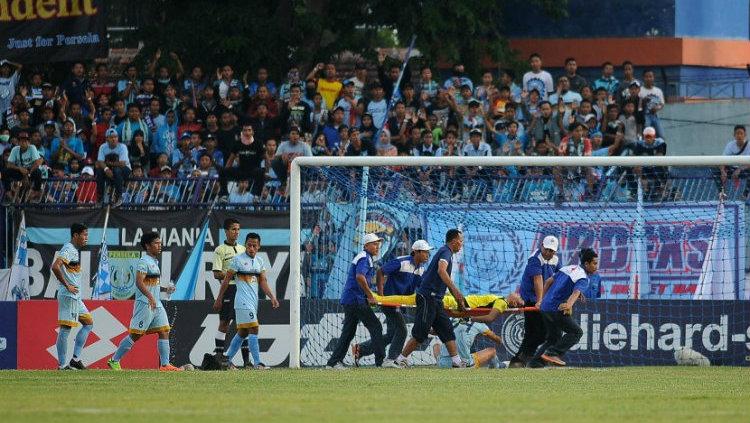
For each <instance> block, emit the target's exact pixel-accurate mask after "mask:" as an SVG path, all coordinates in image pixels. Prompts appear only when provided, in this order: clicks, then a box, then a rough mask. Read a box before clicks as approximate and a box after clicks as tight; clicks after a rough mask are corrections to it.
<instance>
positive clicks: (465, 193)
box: [289, 156, 750, 368]
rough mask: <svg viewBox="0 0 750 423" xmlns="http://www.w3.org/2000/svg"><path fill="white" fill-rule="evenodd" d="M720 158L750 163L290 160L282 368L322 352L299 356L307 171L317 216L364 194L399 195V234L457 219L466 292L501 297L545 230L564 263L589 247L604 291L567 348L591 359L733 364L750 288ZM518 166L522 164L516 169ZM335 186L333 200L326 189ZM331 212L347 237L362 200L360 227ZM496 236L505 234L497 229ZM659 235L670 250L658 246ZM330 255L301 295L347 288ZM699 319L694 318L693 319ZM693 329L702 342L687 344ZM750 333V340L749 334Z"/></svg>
mask: <svg viewBox="0 0 750 423" xmlns="http://www.w3.org/2000/svg"><path fill="white" fill-rule="evenodd" d="M720 166H729V167H742V168H750V157H748V156H666V157H632V156H615V157H525V156H515V157H410V156H409V157H403V156H402V157H298V158H296V159H294V161H293V162H292V164H291V181H290V190H291V191H290V250H289V254H290V281H289V282H290V283H291V284H292V296H291V302H290V308H291V310H290V333H289V336H290V341H291V351H290V357H289V366H290V367H292V368H299V367H302V366H317V365H320V363H321V361H322V360H323V359H324V358H325V357H319V358H316V359H315V360H312V361H309V362H307V361H303V359H302V348H303V346H302V338H303V336H304V335H303V333H302V326H303V323H305V322H303V309H302V299H303V295H304V294H305V293H304V292H303V286H304V285H305V281H303V277H302V276H303V275H302V265H303V263H302V249H303V243H304V242H307V241H308V240H307V239H303V233H305V234H307V236H311V235H310V234H311V233H312V232H311V230H312V228H311V227H303V211H304V209H303V207H304V205H303V203H302V194H303V193H302V189H303V178H305V177H307V178H310V180H311V181H313V182H315V184H312V185H314V186H315V187H318V188H320V186H325V189H321V190H320V191H321V192H322V193H323V194H324V195H325V196H324V197H323V201H324V202H325V204H323V205H322V206H321V210H317V209H315V210H312V211H310V213H312V214H313V215H314V216H316V218H319V216H321V215H322V214H327V215H331V216H333V215H334V214H335V213H338V212H339V210H343V208H346V207H350V206H351V208H356V209H361V208H362V207H363V204H364V207H367V204H368V200H369V204H375V203H377V204H380V207H384V208H386V209H388V208H389V207H391V205H390V204H396V205H395V206H393V207H394V208H393V209H392V210H390V211H389V213H391V214H393V215H396V216H397V217H395V218H393V220H395V221H397V224H395V225H393V227H392V228H391V227H388V224H385V225H386V227H388V228H389V230H392V233H390V234H389V235H390V236H392V237H396V236H399V233H406V232H405V231H404V230H402V228H401V224H402V223H403V222H400V221H399V219H400V218H402V217H403V219H406V220H408V219H411V220H414V219H421V222H422V223H421V226H419V225H417V226H418V227H417V228H416V229H415V230H412V232H410V233H413V234H415V236H417V235H416V234H419V235H420V236H421V237H424V238H425V239H428V240H431V241H430V244H431V245H437V246H440V245H441V244H442V243H441V241H440V239H441V237H442V236H443V233H440V232H441V231H442V232H444V229H445V228H449V227H457V226H461V227H462V229H463V228H464V227H465V229H464V230H465V234H466V240H465V245H464V250H465V251H464V254H463V256H462V257H461V258H460V260H461V262H460V263H459V266H454V277H455V278H457V279H458V280H459V284H460V285H462V290H463V291H464V293H465V294H466V293H482V291H484V293H487V291H489V290H493V291H500V292H495V293H498V294H501V295H502V294H507V293H508V292H510V290H513V289H515V288H516V287H517V285H518V282H519V281H520V277H518V276H519V271H520V272H523V266H524V265H525V259H526V258H527V257H528V256H529V255H530V254H531V253H533V249H535V248H538V242H540V238H539V237H541V236H544V235H546V234H555V235H556V236H558V238H560V241H561V250H563V251H560V252H559V255H560V256H561V257H560V258H561V260H563V261H564V263H563V264H572V262H573V261H574V259H575V256H574V255H575V252H576V250H577V249H579V248H582V247H584V246H594V247H595V249H596V250H597V251H598V252H599V255H600V260H601V261H602V267H601V270H600V276H601V289H600V293H602V298H601V300H599V301H591V302H589V303H587V304H586V305H583V306H581V307H582V308H583V310H584V312H586V313H588V314H586V315H585V316H583V315H582V316H581V323H582V327H584V331H585V332H586V333H585V334H584V339H583V340H582V341H581V342H582V343H583V344H580V343H579V346H577V349H578V351H579V352H578V353H579V354H580V355H581V357H587V358H584V360H583V361H584V362H585V363H587V364H590V365H627V364H641V363H647V364H648V363H649V362H648V360H649V358H648V357H647V356H646V355H648V354H651V353H650V352H649V351H651V350H653V351H655V352H654V353H653V354H651V356H652V357H654V358H653V360H654V364H665V363H666V362H667V358H666V357H667V356H669V354H672V352H674V351H676V350H677V349H679V348H683V347H684V348H690V347H692V348H695V349H699V350H703V349H708V350H709V351H719V352H720V353H721V352H724V356H723V357H727V360H726V363H734V362H735V361H737V360H740V359H739V358H738V357H739V355H738V354H741V351H739V352H732V351H734V350H732V348H731V347H732V345H733V344H732V341H729V340H727V339H725V338H727V337H729V338H732V334H731V333H727V331H728V330H729V331H731V330H732V329H731V328H732V327H734V326H735V325H740V326H741V325H743V324H745V323H747V324H748V325H750V321H747V320H750V317H748V316H736V315H734V313H733V311H736V312H739V310H734V309H733V308H734V307H739V305H738V304H739V303H740V301H739V300H747V299H750V288H749V287H747V286H746V282H745V266H746V263H745V252H744V250H745V228H744V222H745V216H744V215H745V207H744V206H745V199H746V197H747V193H748V191H750V186H747V185H746V184H747V181H746V180H744V179H733V178H732V177H733V175H732V172H731V171H730V172H729V175H728V176H727V178H726V180H723V179H721V177H720V175H721V173H720V171H719V168H720ZM363 169H369V172H365V171H363ZM431 170H437V171H436V172H430V171H431ZM451 170H452V171H451ZM519 170H521V173H525V174H524V175H521V176H519V175H518V172H519ZM373 172H374V173H376V175H374V174H373ZM425 175H426V176H425ZM742 176H743V177H744V174H743V175H742ZM363 179H364V181H363ZM311 189H312V188H311ZM316 189H317V188H316ZM719 192H722V194H721V195H719ZM332 193H333V194H335V196H338V198H329V196H331V195H332ZM360 200H363V201H360ZM374 200H375V201H374ZM510 206H512V207H510ZM347 210H348V208H347ZM342 213H343V212H342ZM355 213H363V211H362V210H359V211H357V212H355ZM333 217H334V218H338V219H339V220H341V222H342V223H341V224H339V225H338V227H337V230H338V232H336V234H338V236H340V237H346V236H349V235H346V234H348V233H349V232H348V231H349V230H350V229H351V231H354V232H357V228H359V229H360V230H361V229H362V228H365V224H366V223H367V222H365V221H364V220H366V218H367V210H364V215H362V216H360V218H359V222H358V224H357V225H355V220H356V219H357V216H356V215H353V214H347V215H345V216H344V215H342V216H333ZM347 219H350V220H347ZM403 219H402V220H403ZM375 223H377V222H375ZM331 225H333V224H331ZM453 225H455V226H453ZM586 225H589V226H590V227H591V228H595V230H594V229H592V230H589V229H591V228H586ZM307 226H311V225H307ZM348 226H355V227H354V228H348ZM394 228H395V229H394ZM410 228H411V229H414V228H413V225H412V226H410ZM316 230H318V229H316ZM368 231H369V230H368ZM342 233H344V235H341V234H342ZM498 234H502V235H503V237H506V236H507V237H510V238H513V240H512V241H511V240H507V239H497V237H498V236H499V235H498ZM316 236H317V234H316ZM404 237H406V236H404ZM670 237H673V238H674V239H672V238H670ZM678 238H679V239H678ZM356 239H358V237H357V238H355V235H351V236H349V238H347V242H348V243H349V244H352V243H355V244H356ZM408 241H410V242H413V241H415V239H409V240H408ZM328 242H329V243H331V244H334V245H333V246H332V247H330V250H331V251H335V254H334V255H333V256H335V257H336V260H339V257H346V256H348V261H350V260H351V258H352V257H353V256H354V255H355V254H356V250H355V248H359V249H361V247H362V246H361V245H359V246H358V247H346V246H345V245H343V244H342V245H337V244H336V238H335V237H333V236H331V237H330V239H328ZM472 243H474V244H472ZM397 244H398V243H396V242H390V243H389V245H388V247H387V248H384V250H387V251H381V257H383V255H387V254H395V253H396V251H397V250H399V248H401V249H403V248H402V247H403V245H401V244H398V245H397ZM402 244H403V243H402ZM666 244H669V248H673V250H669V251H666V250H664V248H666V247H664V245H666ZM409 245H410V244H409ZM674 249H680V250H679V251H677V250H674ZM331 251H327V253H329V265H331V263H330V258H331V257H333V256H330V254H331ZM407 253H408V252H407ZM455 260H456V257H454V261H455ZM339 261H340V262H337V263H335V264H333V265H331V266H333V267H335V268H336V269H337V270H336V272H338V273H336V274H334V270H333V269H332V268H330V269H328V271H329V272H330V273H329V274H327V275H323V276H321V278H320V281H321V282H320V286H323V285H325V290H324V291H318V292H310V293H309V296H310V298H305V301H306V304H311V306H315V307H319V308H320V307H327V308H330V310H322V312H325V311H330V312H331V313H333V312H335V311H336V310H335V301H336V300H338V297H337V296H335V295H334V294H336V293H338V292H340V288H337V287H336V286H335V285H336V284H340V285H343V282H344V279H343V278H345V274H344V276H343V278H342V276H341V269H345V265H342V264H341V263H348V261H344V259H343V258H342V259H340V260H339ZM680 266H681V267H680ZM508 267H514V269H508ZM457 268H458V270H457ZM485 278H486V280H485ZM320 286H319V287H318V288H320ZM321 292H322V294H321ZM686 300H690V301H686ZM693 300H707V301H703V302H701V301H693ZM716 300H723V302H721V304H720V301H716ZM727 300H729V301H727ZM707 307H708V308H707ZM714 311H716V313H714ZM646 312H650V313H652V314H653V316H652V315H651V314H648V313H646ZM607 313H611V316H608V314H607ZM682 313H684V314H685V315H683V314H682ZM690 313H692V314H693V315H694V317H695V319H694V320H695V322H696V323H693V329H692V330H693V332H696V331H697V333H698V334H697V335H695V336H693V334H690V335H688V333H687V331H688V330H689V329H688V328H687V326H688V325H690V324H691V322H692V321H691V320H690V319H689V318H687V317H686V316H687V315H688V314H690ZM699 314H700V315H699ZM613 316H617V318H614V317H613ZM649 316H651V317H649ZM725 316H731V317H725ZM610 317H611V318H610ZM584 318H585V321H584ZM649 318H650V319H651V321H650V322H646V319H649ZM670 319H671V320H670ZM725 319H727V320H731V321H730V322H725ZM508 320H510V319H508ZM625 320H627V322H626V321H625ZM610 321H611V323H608V322H610ZM714 321H715V322H714ZM698 322H699V323H700V325H698V326H701V328H703V329H700V328H698V329H696V328H697V326H695V325H696V324H698ZM331 324H332V325H333V326H332V327H331V328H329V329H326V330H328V331H331V332H335V330H336V328H335V324H336V323H335V321H334V323H331ZM712 324H713V325H715V326H716V327H714V326H711V325H712ZM613 325H614V326H613ZM665 325H676V327H678V328H679V329H680V333H679V334H676V333H671V336H672V338H670V339H671V341H672V343H671V344H670V343H669V341H670V339H667V335H670V333H662V332H665V331H666V330H667V329H672V328H673V326H665ZM505 326H510V323H508V322H506V323H504V324H503V329H502V330H503V335H504V338H506V339H505V343H506V348H507V349H508V351H509V352H512V351H510V349H511V348H512V345H510V344H511V343H512V342H517V340H512V339H511V337H513V336H516V337H517V336H518V335H517V332H518V325H517V324H516V325H515V326H514V327H513V328H509V329H508V330H507V332H508V333H505V331H506V328H505ZM628 326H630V327H628ZM665 327H666V328H667V329H664V328H665ZM683 327H684V331H683V330H682V329H683ZM745 327H747V326H745ZM717 328H718V329H717ZM709 329H710V330H718V332H717V333H719V335H718V339H716V333H715V332H706V331H707V330H709ZM385 330H386V328H385V326H384V331H385ZM701 330H703V332H700V331H701ZM514 331H515V334H514ZM748 332H750V331H748ZM701 334H702V336H703V338H702V342H703V345H702V348H696V344H699V343H700V342H701V336H699V335H701ZM310 336H313V337H314V336H317V335H315V334H313V335H310V334H308V336H307V338H308V342H311V341H310V339H309V338H310ZM336 337H337V334H336V333H328V334H326V337H325V340H321V342H320V344H321V345H320V346H319V347H317V350H316V351H315V354H318V355H321V356H323V355H325V354H326V346H325V345H324V344H326V342H328V341H326V340H330V339H335V338H336ZM747 338H748V342H750V333H748V334H747ZM737 339H739V337H737ZM743 339H744V338H743ZM733 340H734V339H733ZM621 341H622V342H621ZM664 346H666V347H664ZM516 347H517V345H516ZM605 347H606V348H605ZM662 347H664V348H662ZM703 347H705V348H703ZM574 349H576V348H574ZM727 350H730V353H727V352H726V351H727ZM631 351H632V353H631ZM584 354H587V355H584ZM719 357H722V356H719ZM587 359H590V360H591V362H589V361H586V360H587ZM426 364H429V363H426Z"/></svg>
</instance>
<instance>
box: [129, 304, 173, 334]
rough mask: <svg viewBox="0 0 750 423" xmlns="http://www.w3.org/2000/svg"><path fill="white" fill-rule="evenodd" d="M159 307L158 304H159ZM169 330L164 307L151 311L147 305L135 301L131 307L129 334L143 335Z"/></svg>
mask: <svg viewBox="0 0 750 423" xmlns="http://www.w3.org/2000/svg"><path fill="white" fill-rule="evenodd" d="M159 305H160V304H159ZM169 329H170V327H169V320H168V319H167V311H166V310H164V307H156V309H154V310H151V307H149V305H148V303H144V302H143V301H136V302H135V305H134V306H133V318H132V319H131V320H130V329H129V331H130V333H133V334H136V335H143V334H148V333H157V332H166V331H168V330H169Z"/></svg>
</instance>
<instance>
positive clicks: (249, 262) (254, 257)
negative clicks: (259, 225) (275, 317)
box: [214, 232, 279, 369]
mask: <svg viewBox="0 0 750 423" xmlns="http://www.w3.org/2000/svg"><path fill="white" fill-rule="evenodd" d="M259 249H260V235H258V234H256V233H253V232H250V233H249V234H247V237H246V238H245V252H244V253H242V254H238V255H236V256H234V258H233V259H232V261H231V262H230V263H229V266H228V267H227V269H226V271H225V276H224V281H223V282H222V283H221V288H219V294H218V295H217V296H216V301H214V311H219V310H221V306H222V302H223V299H224V294H225V293H226V291H227V287H228V286H229V281H231V280H234V281H235V283H236V285H237V292H236V294H235V297H234V314H235V325H236V326H237V334H235V335H234V338H232V341H231V342H230V344H229V349H228V350H227V352H226V354H225V355H224V356H225V358H226V360H227V361H228V362H231V361H232V358H233V357H234V355H235V354H237V351H238V350H239V349H240V345H242V343H243V342H244V341H245V340H247V343H248V346H249V347H250V354H252V356H253V363H255V365H254V367H255V368H256V369H266V368H267V367H266V366H265V365H264V364H263V363H261V361H260V346H259V345H258V286H259V285H260V289H262V290H263V292H264V293H265V294H266V296H268V298H269V299H270V300H271V305H272V306H273V308H278V307H279V302H278V301H277V300H276V296H275V295H273V292H271V289H270V288H269V287H268V280H267V279H266V270H267V268H266V263H265V261H264V260H263V259H262V258H261V257H259V256H258V250H259Z"/></svg>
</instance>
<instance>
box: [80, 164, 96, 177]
mask: <svg viewBox="0 0 750 423" xmlns="http://www.w3.org/2000/svg"><path fill="white" fill-rule="evenodd" d="M81 173H82V174H83V173H85V174H87V175H91V176H94V168H92V167H91V166H85V167H84V168H83V170H81Z"/></svg>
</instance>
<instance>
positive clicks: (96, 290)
mask: <svg viewBox="0 0 750 423" xmlns="http://www.w3.org/2000/svg"><path fill="white" fill-rule="evenodd" d="M109 211H110V205H109V204H107V211H106V213H105V214H104V227H103V228H102V240H101V242H100V243H99V266H97V272H96V275H94V277H93V279H94V289H92V290H91V299H94V298H95V297H96V296H97V295H98V294H99V289H101V284H100V281H99V270H100V269H101V265H102V250H106V248H107V247H106V244H107V228H108V226H109ZM107 254H109V252H107ZM107 261H109V258H107ZM107 279H109V271H108V272H107ZM109 299H110V300H111V299H112V289H111V288H110V290H109Z"/></svg>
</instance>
